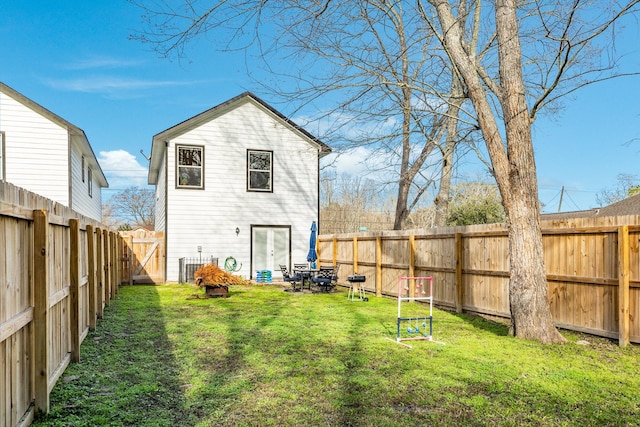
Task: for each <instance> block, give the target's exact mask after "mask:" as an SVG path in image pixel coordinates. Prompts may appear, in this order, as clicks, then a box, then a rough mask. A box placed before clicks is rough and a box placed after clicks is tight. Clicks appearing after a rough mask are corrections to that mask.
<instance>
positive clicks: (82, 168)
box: [0, 82, 109, 221]
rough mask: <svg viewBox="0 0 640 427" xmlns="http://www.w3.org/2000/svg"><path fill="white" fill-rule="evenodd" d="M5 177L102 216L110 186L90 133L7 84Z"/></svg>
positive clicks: (2, 149)
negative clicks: (91, 141) (87, 134)
mask: <svg viewBox="0 0 640 427" xmlns="http://www.w3.org/2000/svg"><path fill="white" fill-rule="evenodd" d="M0 180H3V181H6V182H10V183H12V184H14V185H16V186H18V187H22V188H24V189H26V190H29V191H31V192H33V193H36V194H39V195H41V196H44V197H46V198H48V199H51V200H53V201H56V202H58V203H60V204H62V205H64V206H67V207H70V208H71V209H73V210H75V211H76V212H78V213H80V214H82V215H85V216H88V217H90V218H94V219H96V220H98V221H101V219H102V191H101V189H102V188H106V187H108V185H109V184H108V183H107V179H106V178H105V176H104V173H103V172H102V169H101V168H100V165H99V164H98V161H97V159H96V156H95V154H94V153H93V150H92V149H91V145H89V141H88V140H87V136H86V135H85V133H84V131H83V130H82V129H80V128H78V127H76V126H74V125H72V124H71V123H69V122H68V121H66V120H64V119H63V118H61V117H60V116H58V115H56V114H54V113H52V112H51V111H49V110H47V109H46V108H44V107H42V106H41V105H38V104H36V103H35V102H33V101H32V100H30V99H29V98H27V97H25V96H24V95H22V94H20V93H18V92H16V91H15V90H13V89H11V88H10V87H8V86H7V85H5V84H4V83H1V82H0Z"/></svg>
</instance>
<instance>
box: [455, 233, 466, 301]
mask: <svg viewBox="0 0 640 427" xmlns="http://www.w3.org/2000/svg"><path fill="white" fill-rule="evenodd" d="M454 240H455V263H456V278H455V281H456V312H457V313H462V310H463V306H464V282H463V280H464V279H463V277H462V270H463V257H464V245H463V242H462V234H461V233H456V234H455V236H454Z"/></svg>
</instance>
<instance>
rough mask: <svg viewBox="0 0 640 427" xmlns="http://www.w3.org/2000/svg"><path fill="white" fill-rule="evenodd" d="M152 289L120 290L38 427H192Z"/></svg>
mask: <svg viewBox="0 0 640 427" xmlns="http://www.w3.org/2000/svg"><path fill="white" fill-rule="evenodd" d="M179 372H180V371H179V367H178V364H177V362H176V359H175V357H174V355H173V353H172V349H171V343H170V341H169V338H168V336H167V333H166V330H165V319H164V316H163V314H162V307H161V304H160V298H159V296H158V293H157V289H156V288H155V287H154V286H140V285H138V286H136V287H135V288H134V287H127V286H125V287H122V288H120V292H119V293H118V294H117V295H116V298H115V299H114V300H112V301H111V304H110V306H108V307H106V308H105V310H104V317H103V319H99V320H98V326H97V329H96V330H95V331H92V332H90V333H89V334H88V335H87V337H86V338H85V340H84V342H83V343H82V346H81V361H80V363H77V364H71V365H70V366H69V367H68V369H67V371H66V372H65V374H64V375H63V377H62V378H61V379H60V380H59V382H58V384H56V386H55V387H54V389H53V391H52V393H51V397H50V401H51V410H50V413H49V415H46V416H45V415H42V414H41V415H40V416H39V417H37V419H36V421H35V422H34V423H33V424H32V425H34V426H50V425H56V426H57V425H73V426H93V425H138V426H142V425H153V426H183V425H184V426H187V425H193V424H194V423H195V422H194V421H195V419H194V416H193V414H192V413H190V412H189V411H186V410H185V399H184V393H183V384H181V381H180V379H179Z"/></svg>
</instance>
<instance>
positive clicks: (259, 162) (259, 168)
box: [247, 150, 273, 192]
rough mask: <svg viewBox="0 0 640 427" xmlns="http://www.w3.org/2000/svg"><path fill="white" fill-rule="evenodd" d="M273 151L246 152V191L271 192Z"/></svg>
mask: <svg viewBox="0 0 640 427" xmlns="http://www.w3.org/2000/svg"><path fill="white" fill-rule="evenodd" d="M272 184H273V151H258V150H247V191H263V192H273V185H272Z"/></svg>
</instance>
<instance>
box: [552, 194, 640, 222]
mask: <svg viewBox="0 0 640 427" xmlns="http://www.w3.org/2000/svg"><path fill="white" fill-rule="evenodd" d="M621 215H640V194H636V195H635V196H631V197H627V198H626V199H624V200H621V201H619V202H616V203H613V204H610V205H608V206H604V207H601V208H596V209H587V210H584V211H573V212H559V213H552V214H542V219H543V220H557V219H568V218H592V217H603V216H621Z"/></svg>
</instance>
